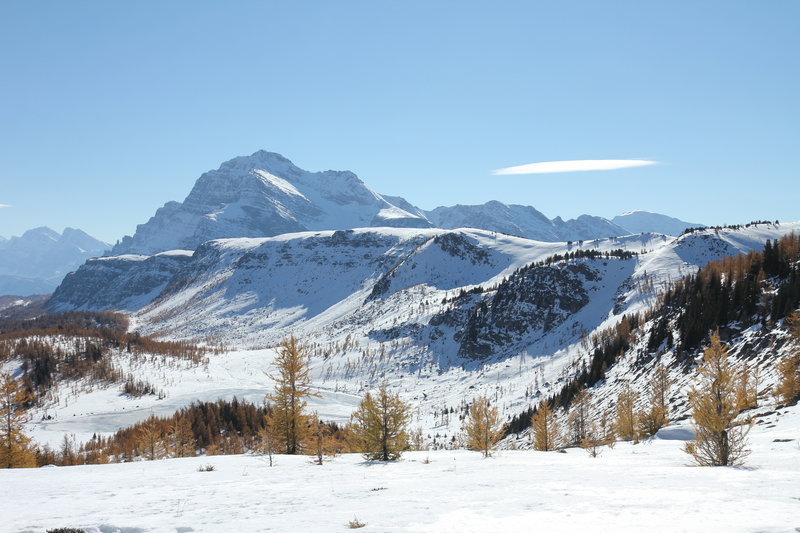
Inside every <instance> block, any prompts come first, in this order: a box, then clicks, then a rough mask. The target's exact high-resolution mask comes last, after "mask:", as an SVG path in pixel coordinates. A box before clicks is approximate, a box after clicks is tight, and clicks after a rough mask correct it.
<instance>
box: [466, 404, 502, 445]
mask: <svg viewBox="0 0 800 533" xmlns="http://www.w3.org/2000/svg"><path fill="white" fill-rule="evenodd" d="M503 430H504V427H503V422H502V420H501V419H500V413H499V410H498V409H497V406H496V405H490V404H489V399H488V398H487V397H486V396H481V397H480V398H477V399H476V400H475V401H474V402H472V405H471V406H470V408H469V418H468V419H467V423H466V425H465V426H464V431H465V432H466V435H467V446H469V447H470V448H472V449H473V450H478V451H480V452H483V456H484V457H489V452H490V451H491V450H492V448H494V445H495V444H497V441H499V440H500V439H501V438H502V436H503Z"/></svg>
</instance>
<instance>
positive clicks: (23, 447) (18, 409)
mask: <svg viewBox="0 0 800 533" xmlns="http://www.w3.org/2000/svg"><path fill="white" fill-rule="evenodd" d="M27 401H28V394H27V393H26V392H25V390H24V388H23V387H22V385H21V384H20V383H17V382H16V381H15V380H14V378H12V377H11V375H10V374H6V373H3V374H0V419H2V422H0V424H2V425H0V468H30V467H35V466H36V456H35V455H34V453H33V451H32V450H31V439H30V437H28V436H27V435H25V433H24V432H23V425H24V424H25V421H26V420H27V416H26V412H25V403H26V402H27Z"/></svg>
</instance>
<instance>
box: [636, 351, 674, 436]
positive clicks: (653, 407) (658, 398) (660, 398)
mask: <svg viewBox="0 0 800 533" xmlns="http://www.w3.org/2000/svg"><path fill="white" fill-rule="evenodd" d="M672 383H673V381H672V378H670V376H669V368H667V366H666V365H665V364H663V363H658V364H657V365H656V367H655V368H654V369H653V375H652V378H651V381H650V392H649V405H648V408H647V410H645V411H642V412H640V413H639V414H638V415H637V419H638V420H637V423H638V430H639V433H640V434H641V435H643V436H645V437H651V436H653V435H655V434H656V433H657V432H658V430H659V429H661V428H662V427H664V426H666V425H667V424H668V423H669V418H667V412H668V409H669V389H670V388H671V387H672Z"/></svg>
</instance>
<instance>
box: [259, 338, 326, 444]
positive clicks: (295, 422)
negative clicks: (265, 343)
mask: <svg viewBox="0 0 800 533" xmlns="http://www.w3.org/2000/svg"><path fill="white" fill-rule="evenodd" d="M274 365H275V369H276V371H277V375H275V376H270V378H271V379H272V380H273V381H274V382H275V390H274V392H273V393H271V394H268V395H267V399H268V400H269V401H270V402H271V403H272V412H271V414H270V421H269V422H270V423H269V426H270V428H271V430H272V432H273V435H275V436H276V437H277V438H278V441H279V442H281V443H282V445H283V447H284V449H285V450H286V453H287V454H296V453H300V451H302V447H303V445H304V441H305V440H306V439H307V438H308V437H309V435H310V433H311V422H312V418H313V417H312V416H311V415H309V414H307V413H306V405H307V402H306V398H310V397H315V396H319V395H318V394H316V393H314V392H313V391H312V390H311V378H310V377H309V371H310V368H309V352H308V349H307V348H306V347H305V346H302V345H301V344H300V343H299V342H298V340H297V339H296V338H295V337H290V338H289V339H286V340H284V341H282V342H281V344H280V346H279V347H278V350H277V355H276V357H275V362H274Z"/></svg>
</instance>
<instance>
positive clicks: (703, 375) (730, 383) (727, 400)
mask: <svg viewBox="0 0 800 533" xmlns="http://www.w3.org/2000/svg"><path fill="white" fill-rule="evenodd" d="M697 373H698V375H699V383H698V385H697V386H696V387H693V388H692V390H691V391H690V393H689V405H690V407H691V410H692V417H693V418H694V422H695V439H694V440H692V441H689V442H687V443H686V445H685V446H684V451H685V452H686V453H688V454H690V455H691V456H692V457H693V458H694V460H695V462H696V463H697V464H699V465H701V466H728V465H737V464H741V463H742V461H743V459H744V458H745V457H746V456H747V455H748V454H749V453H750V452H749V450H747V448H746V446H747V433H748V432H749V430H750V424H749V423H743V424H737V423H736V418H737V417H738V416H739V413H740V409H739V408H738V405H737V401H736V389H737V386H738V383H737V377H736V372H734V370H733V368H732V367H731V364H730V362H729V361H728V349H727V347H726V346H725V345H724V344H723V343H722V342H721V341H720V339H719V334H718V333H713V334H712V335H711V344H710V345H709V346H708V347H707V348H706V350H705V353H704V356H703V363H702V364H701V365H700V366H699V367H698V369H697Z"/></svg>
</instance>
